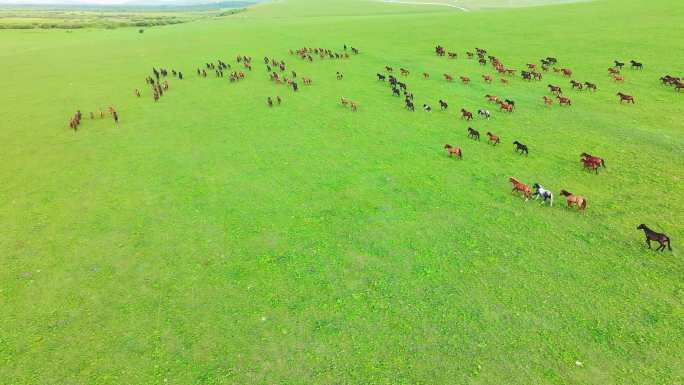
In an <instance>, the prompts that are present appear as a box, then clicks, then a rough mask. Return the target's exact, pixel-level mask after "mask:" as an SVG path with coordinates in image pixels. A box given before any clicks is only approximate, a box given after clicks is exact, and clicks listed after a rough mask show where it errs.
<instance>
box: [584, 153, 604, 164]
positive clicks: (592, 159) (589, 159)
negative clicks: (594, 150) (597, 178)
mask: <svg viewBox="0 0 684 385" xmlns="http://www.w3.org/2000/svg"><path fill="white" fill-rule="evenodd" d="M580 161H581V162H584V161H587V162H594V163H598V164H599V165H600V166H601V167H604V168H605V167H606V162H605V161H604V160H603V158H601V157H598V156H593V155H591V154H587V153H586V152H583V153H582V155H580Z"/></svg>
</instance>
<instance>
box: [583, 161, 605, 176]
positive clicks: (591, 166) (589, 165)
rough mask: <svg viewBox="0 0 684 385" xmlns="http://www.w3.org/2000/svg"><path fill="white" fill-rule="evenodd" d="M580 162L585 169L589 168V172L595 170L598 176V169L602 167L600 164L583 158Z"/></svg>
mask: <svg viewBox="0 0 684 385" xmlns="http://www.w3.org/2000/svg"><path fill="white" fill-rule="evenodd" d="M580 162H582V165H583V166H584V168H588V169H589V170H594V172H595V173H597V174H598V169H599V167H600V166H601V163H600V162H597V161H595V160H594V159H591V158H589V159H587V158H582V159H581V160H580Z"/></svg>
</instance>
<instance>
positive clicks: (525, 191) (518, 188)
mask: <svg viewBox="0 0 684 385" xmlns="http://www.w3.org/2000/svg"><path fill="white" fill-rule="evenodd" d="M508 181H509V182H511V185H513V190H511V193H514V192H520V193H522V195H523V197H525V202H527V201H528V200H529V199H530V196H531V195H532V189H530V186H528V185H526V184H525V183H522V182H521V181H519V180H517V179H515V178H513V177H510V178H508Z"/></svg>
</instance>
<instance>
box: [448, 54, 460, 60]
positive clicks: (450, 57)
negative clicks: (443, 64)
mask: <svg viewBox="0 0 684 385" xmlns="http://www.w3.org/2000/svg"><path fill="white" fill-rule="evenodd" d="M448 55H449V59H456V58H458V54H457V53H456V52H449V53H448Z"/></svg>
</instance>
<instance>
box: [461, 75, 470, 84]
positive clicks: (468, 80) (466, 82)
mask: <svg viewBox="0 0 684 385" xmlns="http://www.w3.org/2000/svg"><path fill="white" fill-rule="evenodd" d="M459 79H461V82H462V83H463V84H468V83H470V78H469V77H467V76H459Z"/></svg>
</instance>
